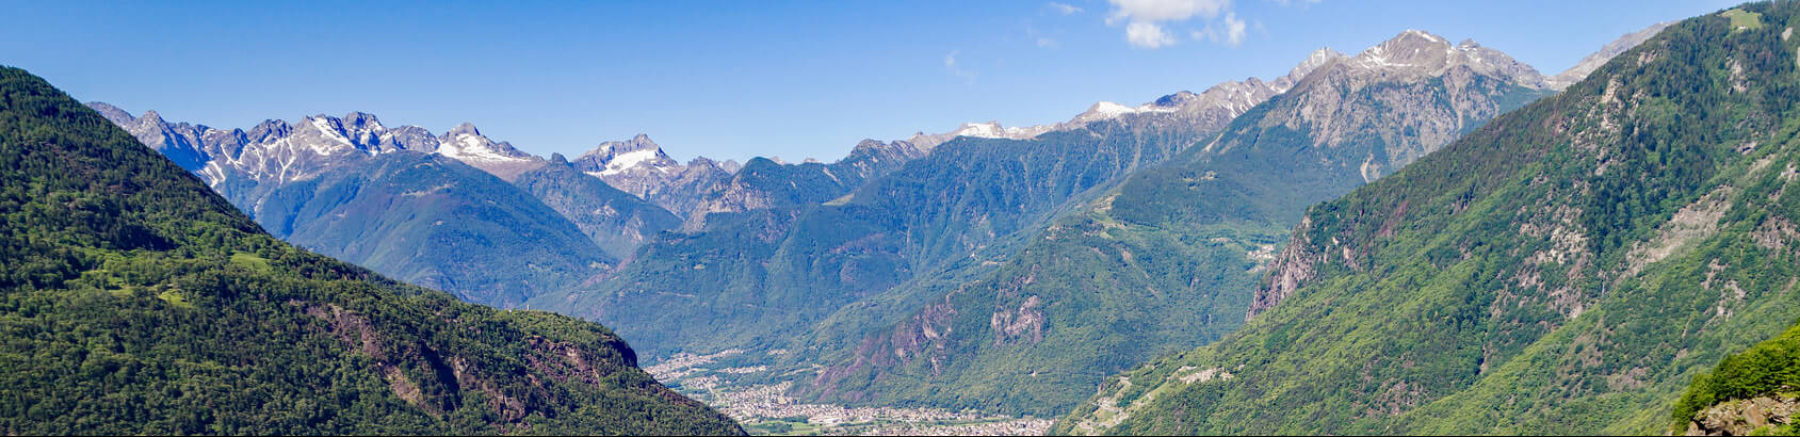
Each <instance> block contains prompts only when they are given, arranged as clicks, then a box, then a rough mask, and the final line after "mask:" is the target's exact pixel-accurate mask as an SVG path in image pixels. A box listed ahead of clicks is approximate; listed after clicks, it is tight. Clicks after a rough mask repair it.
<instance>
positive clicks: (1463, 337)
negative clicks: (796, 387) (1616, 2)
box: [1056, 2, 1800, 434]
mask: <svg viewBox="0 0 1800 437" xmlns="http://www.w3.org/2000/svg"><path fill="white" fill-rule="evenodd" d="M1796 6H1800V5H1796V4H1795V3H1793V2H1781V3H1759V4H1752V5H1747V6H1745V7H1744V8H1743V9H1744V11H1743V12H1754V13H1758V14H1761V23H1763V26H1761V27H1739V26H1734V25H1732V21H1733V19H1732V18H1728V17H1726V16H1722V15H1708V16H1703V17H1699V18H1695V19H1691V20H1688V21H1686V22H1683V23H1681V24H1679V25H1676V26H1674V27H1671V28H1669V29H1668V30H1666V31H1664V32H1663V33H1662V34H1660V35H1659V36H1657V37H1656V38H1653V39H1652V40H1650V41H1649V42H1647V43H1645V44H1644V45H1642V46H1639V47H1637V48H1636V49H1633V50H1631V51H1628V52H1626V53H1624V54H1622V55H1620V56H1618V57H1616V58H1614V59H1613V61H1611V62H1610V63H1608V64H1607V65H1606V66H1604V67H1603V68H1601V69H1599V70H1598V71H1596V72H1595V73H1594V74H1593V75H1591V76H1589V77H1588V78H1587V79H1586V80H1585V81H1583V82H1581V83H1579V84H1576V85H1574V86H1572V87H1570V88H1568V89H1567V90H1565V91H1564V93H1563V94H1561V95H1558V96H1555V97H1551V98H1546V99H1544V100H1540V101H1538V102H1537V103H1534V104H1532V105H1529V106H1527V107H1525V108H1523V109H1520V110H1517V111H1514V112H1512V113H1509V114H1507V115H1504V116H1501V117H1499V118H1497V119H1495V120H1494V121H1493V122H1491V123H1489V124H1488V125H1487V126H1484V127H1482V128H1480V129H1477V130H1476V131H1475V132H1473V133H1471V134H1470V135H1469V136H1467V137H1465V138H1463V139H1462V140H1460V141H1458V142H1456V143H1455V144H1452V145H1451V146H1449V147H1447V148H1445V149H1444V150H1442V151H1439V152H1437V153H1435V154H1432V155H1429V156H1426V157H1425V158H1423V159H1421V160H1419V161H1418V162H1416V163H1414V164H1412V165H1410V166H1408V167H1406V168H1405V169H1403V170H1401V171H1400V172H1399V173H1397V174H1395V175H1393V176H1389V177H1386V178H1383V179H1380V180H1378V181H1376V182H1374V183H1372V184H1370V185H1368V186H1365V187H1363V188H1361V189H1358V190H1356V191H1354V192H1352V193H1350V194H1349V195H1347V196H1345V197H1343V198H1341V199H1338V200H1335V201H1332V202H1328V203H1325V204H1322V205H1318V206H1315V207H1312V208H1311V209H1310V210H1309V211H1308V212H1307V214H1306V216H1305V218H1304V219H1303V220H1302V222H1301V224H1300V225H1299V226H1298V228H1297V229H1296V230H1295V231H1294V234H1293V237H1292V240H1291V242H1290V244H1289V246H1288V248H1287V249H1286V250H1284V251H1283V252H1282V253H1281V254H1280V255H1279V256H1278V257H1277V259H1276V261H1275V262H1274V263H1273V265H1272V268H1271V273H1270V274H1269V275H1268V276H1267V277H1266V278H1265V279H1264V281H1263V285H1262V287H1261V288H1260V290H1259V291H1258V294H1257V296H1256V302H1255V303H1254V306H1253V308H1255V309H1256V312H1254V316H1253V318H1252V319H1251V320H1250V322H1248V323H1247V324H1246V325H1245V326H1244V328H1243V329H1242V330H1240V331H1238V332H1236V333H1234V334H1232V335H1230V336H1228V337H1226V338H1225V339H1223V340H1221V341H1219V342H1218V343H1215V344H1213V345H1209V346H1205V347H1201V348H1199V349H1196V350H1193V351H1191V352H1187V353H1183V354H1180V355H1176V356H1171V357H1167V358H1163V359H1158V360H1155V361H1152V362H1150V363H1148V364H1145V365H1143V366H1140V367H1139V368H1137V369H1135V370H1132V371H1130V372H1126V373H1124V374H1122V375H1120V376H1117V377H1114V378H1110V379H1108V381H1107V383H1106V384H1105V385H1104V386H1103V388H1102V390H1101V391H1100V392H1099V393H1098V394H1097V395H1096V396H1094V397H1092V398H1090V399H1089V401H1087V402H1085V403H1083V404H1082V405H1081V406H1080V407H1079V408H1078V409H1077V411H1076V412H1075V413H1073V414H1071V415H1069V416H1068V417H1066V418H1065V419H1064V420H1063V421H1062V422H1060V423H1059V424H1058V425H1057V427H1056V431H1058V432H1063V433H1108V434H1211V433H1283V434H1289V433H1297V434H1359V433H1380V434H1467V433H1476V434H1588V433H1648V432H1661V431H1663V430H1665V429H1666V426H1667V423H1668V417H1670V408H1671V405H1673V404H1674V403H1675V401H1676V399H1677V397H1678V396H1680V394H1681V390H1682V389H1683V387H1685V386H1687V384H1688V382H1689V380H1690V379H1691V378H1692V377H1693V376H1694V375H1695V374H1697V373H1699V372H1700V371H1702V370H1705V369H1707V368H1708V367H1709V366H1711V365H1713V364H1714V363H1717V362H1719V360H1720V359H1721V358H1722V357H1724V356H1725V354H1727V353H1730V352H1735V351H1739V350H1742V349H1744V348H1745V347H1748V346H1749V345H1751V344H1753V343H1755V342H1757V341H1760V340H1762V339H1766V338H1770V337H1772V336H1774V335H1775V333H1777V332H1780V331H1781V330H1782V329H1784V328H1785V327H1787V326H1788V325H1790V324H1791V323H1792V322H1793V321H1794V320H1795V318H1796V317H1800V301H1796V300H1794V299H1793V298H1792V295H1791V293H1793V292H1794V288H1795V284H1796V278H1797V277H1800V268H1797V267H1796V266H1800V252H1796V251H1795V248H1796V247H1800V246H1797V245H1800V232H1796V231H1794V229H1795V227H1794V222H1795V220H1797V219H1800V187H1795V186H1794V185H1796V184H1795V183H1794V181H1795V180H1796V176H1795V174H1796V173H1795V168H1796V167H1797V166H1800V138H1796V133H1800V112H1796V107H1800V106H1797V104H1800V74H1796V71H1795V70H1796V62H1797V59H1796V56H1795V53H1796V49H1797V48H1800V40H1794V39H1793V38H1792V30H1791V28H1792V26H1794V25H1800V20H1796V18H1800V7H1796Z"/></svg>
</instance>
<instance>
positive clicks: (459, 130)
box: [444, 121, 481, 138]
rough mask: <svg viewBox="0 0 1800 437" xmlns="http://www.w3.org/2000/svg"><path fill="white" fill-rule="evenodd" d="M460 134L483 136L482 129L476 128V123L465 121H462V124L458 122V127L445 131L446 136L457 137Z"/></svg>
mask: <svg viewBox="0 0 1800 437" xmlns="http://www.w3.org/2000/svg"><path fill="white" fill-rule="evenodd" d="M458 135H474V136H481V130H480V129H476V128H475V124H473V123H469V122H466V121H465V122H462V124H458V125H456V127H454V128H451V129H450V131H449V132H445V133H444V137H446V138H450V137H455V136H458Z"/></svg>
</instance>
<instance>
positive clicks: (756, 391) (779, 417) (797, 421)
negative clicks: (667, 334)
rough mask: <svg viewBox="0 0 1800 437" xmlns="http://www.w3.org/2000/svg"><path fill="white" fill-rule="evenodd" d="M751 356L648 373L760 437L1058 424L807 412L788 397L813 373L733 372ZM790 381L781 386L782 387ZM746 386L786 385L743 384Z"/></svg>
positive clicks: (684, 361)
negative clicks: (795, 382)
mask: <svg viewBox="0 0 1800 437" xmlns="http://www.w3.org/2000/svg"><path fill="white" fill-rule="evenodd" d="M743 355H744V351H742V350H735V349H733V350H727V351H723V352H719V353H716V354H709V355H694V354H678V355H676V356H673V357H669V358H668V359H665V360H662V362H660V363H658V364H657V365H654V366H649V367H646V368H645V370H647V371H649V372H650V373H651V374H652V375H654V376H655V377H656V379H657V380H658V381H661V382H662V383H664V384H667V385H669V386H671V387H674V388H675V389H676V391H679V392H681V393H682V394H684V395H687V396H688V397H691V398H694V399H696V400H699V401H701V402H705V403H706V404H707V405H710V406H712V407H713V408H716V409H718V410H719V411H721V412H723V413H725V414H726V415H728V416H731V418H732V419H735V420H737V421H738V422H739V423H742V424H743V425H744V430H746V431H749V432H750V433H751V434H754V435H995V436H1005V435H1043V434H1044V433H1045V432H1046V431H1049V429H1050V425H1051V424H1052V423H1053V422H1054V420H1053V419H1047V418H1036V417H1029V416H1027V417H1009V416H1003V415H996V414H988V413H984V412H980V411H974V410H964V411H948V410H942V409H936V408H917V407H867V406H858V407H847V406H843V405H833V404H807V403H800V402H798V401H797V400H795V399H793V398H791V397H788V396H787V395H786V393H787V391H788V388H789V387H791V386H792V384H793V383H792V382H791V380H792V379H794V378H800V377H806V376H804V375H805V372H806V371H805V370H800V371H797V372H799V373H796V372H787V374H784V375H772V374H771V373H772V372H776V370H773V369H770V368H769V367H767V366H762V365H749V366H739V367H730V365H729V364H726V363H727V362H732V361H738V360H736V359H737V358H742V357H743ZM784 379H785V380H788V381H781V380H784ZM743 380H759V381H767V380H773V381H780V382H773V383H739V382H737V381H743Z"/></svg>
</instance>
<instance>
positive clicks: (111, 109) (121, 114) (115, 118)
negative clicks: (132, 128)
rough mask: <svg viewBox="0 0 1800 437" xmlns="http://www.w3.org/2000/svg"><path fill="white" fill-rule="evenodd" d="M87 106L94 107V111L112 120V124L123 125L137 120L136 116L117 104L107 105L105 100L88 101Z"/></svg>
mask: <svg viewBox="0 0 1800 437" xmlns="http://www.w3.org/2000/svg"><path fill="white" fill-rule="evenodd" d="M87 106H88V107H89V108H94V110H95V111H99V112H100V115H101V116H104V117H106V119H107V120H112V122H113V124H118V125H125V124H127V123H131V122H133V121H136V120H137V117H132V116H131V113H129V112H125V110H123V109H119V107H117V106H113V105H109V104H107V103H106V102H88V104H87Z"/></svg>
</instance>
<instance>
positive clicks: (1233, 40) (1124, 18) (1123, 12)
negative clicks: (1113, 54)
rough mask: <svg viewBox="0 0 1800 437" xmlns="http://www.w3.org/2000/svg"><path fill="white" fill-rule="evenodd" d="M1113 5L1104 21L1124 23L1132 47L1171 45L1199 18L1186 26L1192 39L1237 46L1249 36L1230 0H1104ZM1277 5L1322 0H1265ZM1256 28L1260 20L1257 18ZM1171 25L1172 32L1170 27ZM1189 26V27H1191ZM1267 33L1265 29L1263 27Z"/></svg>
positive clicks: (1149, 47) (1259, 24)
mask: <svg viewBox="0 0 1800 437" xmlns="http://www.w3.org/2000/svg"><path fill="white" fill-rule="evenodd" d="M1107 1H1108V2H1109V3H1112V6H1113V9H1112V11H1111V12H1110V13H1108V14H1107V15H1106V25H1108V26H1116V25H1119V23H1126V25H1125V41H1126V42H1129V43H1131V46H1132V47H1136V48H1141V49H1157V48H1162V47H1168V46H1171V45H1174V44H1175V43H1176V42H1178V41H1179V39H1178V38H1175V37H1174V36H1172V35H1178V34H1180V32H1181V31H1183V30H1185V29H1183V27H1186V26H1183V25H1182V24H1183V23H1186V22H1188V21H1189V20H1193V19H1195V18H1199V19H1200V20H1201V21H1202V22H1203V23H1204V30H1186V31H1187V34H1188V35H1189V36H1192V37H1193V39H1195V40H1206V41H1211V42H1213V43H1218V44H1225V45H1229V46H1232V47H1237V46H1238V45H1241V44H1243V43H1244V40H1246V39H1248V36H1249V34H1250V32H1249V30H1250V26H1249V25H1248V22H1247V21H1246V20H1244V19H1243V18H1239V17H1238V15H1237V13H1236V12H1234V11H1233V10H1232V1H1233V0H1107ZM1267 1H1270V2H1274V3H1276V4H1279V5H1280V6H1284V7H1285V6H1290V5H1295V4H1298V5H1300V6H1301V7H1302V8H1304V7H1305V6H1308V5H1312V4H1315V3H1319V2H1320V1H1321V0H1267ZM1256 26H1257V29H1258V30H1259V31H1261V30H1262V29H1263V27H1262V21H1261V20H1257V21H1256ZM1171 27H1172V28H1174V30H1173V32H1171V30H1170V28H1171ZM1188 29H1192V28H1191V27H1190V28H1188ZM1265 33H1266V31H1265Z"/></svg>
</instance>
